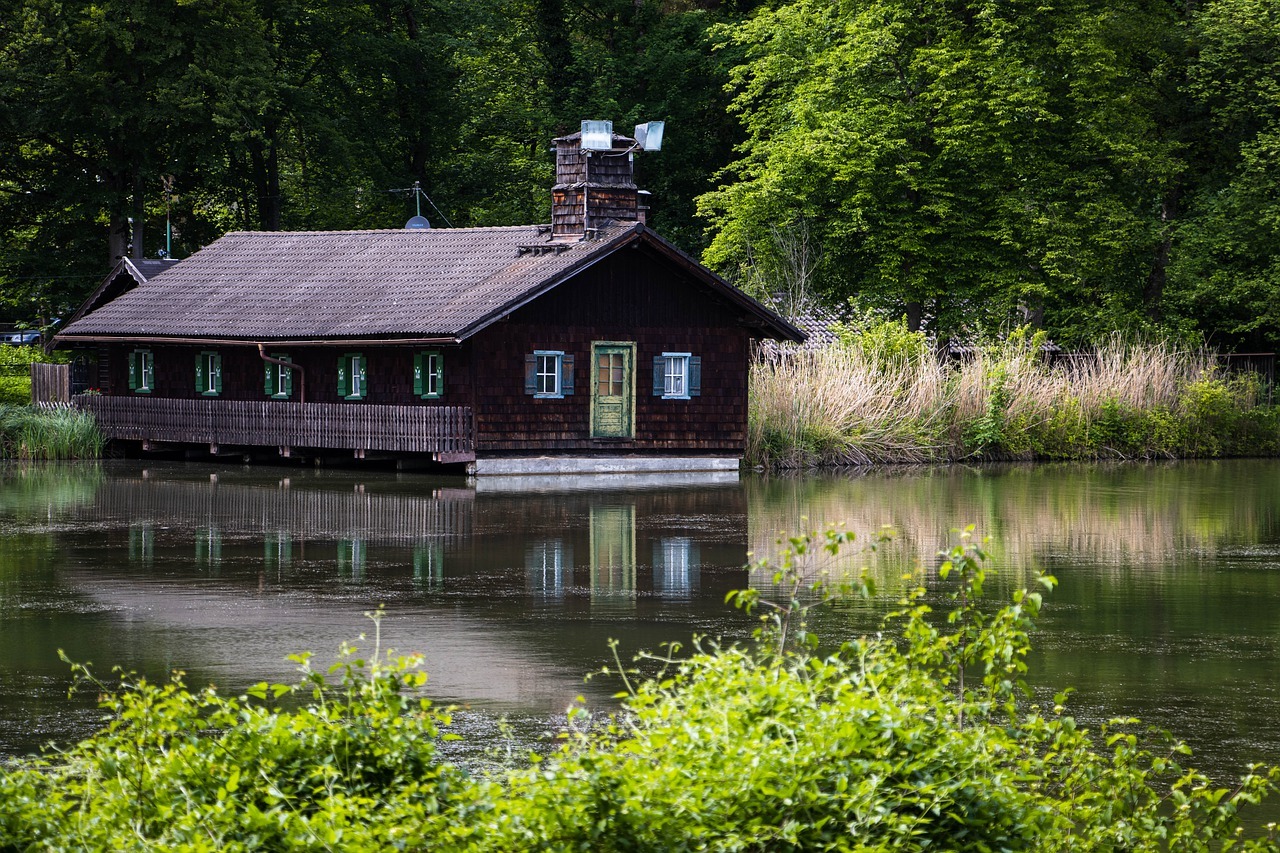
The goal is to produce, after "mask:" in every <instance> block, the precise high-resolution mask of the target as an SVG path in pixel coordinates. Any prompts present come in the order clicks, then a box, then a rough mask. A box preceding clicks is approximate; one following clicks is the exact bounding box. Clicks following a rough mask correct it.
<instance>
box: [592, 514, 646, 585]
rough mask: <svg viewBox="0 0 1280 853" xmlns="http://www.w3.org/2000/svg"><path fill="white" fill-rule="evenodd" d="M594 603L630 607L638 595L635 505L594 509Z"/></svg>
mask: <svg viewBox="0 0 1280 853" xmlns="http://www.w3.org/2000/svg"><path fill="white" fill-rule="evenodd" d="M590 518H591V523H590V525H589V526H588V532H589V536H590V542H591V544H590V551H589V553H590V555H591V561H590V563H589V564H588V565H589V567H590V569H591V602H592V603H593V604H604V603H608V604H615V605H616V604H619V603H622V604H624V605H625V604H627V603H630V602H633V601H634V600H635V596H636V507H635V504H625V505H616V504H605V505H602V506H593V507H591V515H590Z"/></svg>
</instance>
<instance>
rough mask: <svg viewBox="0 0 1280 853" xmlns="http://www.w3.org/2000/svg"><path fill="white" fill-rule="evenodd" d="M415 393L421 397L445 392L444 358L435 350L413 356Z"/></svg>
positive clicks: (436, 395) (437, 395)
mask: <svg viewBox="0 0 1280 853" xmlns="http://www.w3.org/2000/svg"><path fill="white" fill-rule="evenodd" d="M413 393H415V394H417V395H418V396H419V397H424V398H429V397H439V396H440V395H441V394H442V393H444V358H443V357H442V356H441V355H440V353H438V352H435V351H434V350H428V351H427V352H420V353H417V354H416V355H414V357H413Z"/></svg>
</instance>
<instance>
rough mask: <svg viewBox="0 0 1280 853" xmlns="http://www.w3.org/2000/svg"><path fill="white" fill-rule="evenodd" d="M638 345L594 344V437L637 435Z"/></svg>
mask: <svg viewBox="0 0 1280 853" xmlns="http://www.w3.org/2000/svg"><path fill="white" fill-rule="evenodd" d="M635 355H636V346H635V344H627V343H612V342H609V343H595V344H592V345H591V356H592V358H591V364H592V368H593V370H594V375H593V377H592V378H593V380H594V381H593V382H592V383H591V437H592V438H631V437H632V436H634V435H635V432H636V424H635V405H636V402H635V401H636V376H635V373H636V372H635V360H636V359H635Z"/></svg>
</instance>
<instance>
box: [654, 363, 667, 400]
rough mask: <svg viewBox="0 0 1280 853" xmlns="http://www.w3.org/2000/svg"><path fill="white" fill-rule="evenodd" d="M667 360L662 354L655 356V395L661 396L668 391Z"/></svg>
mask: <svg viewBox="0 0 1280 853" xmlns="http://www.w3.org/2000/svg"><path fill="white" fill-rule="evenodd" d="M666 372H667V360H666V359H665V358H663V357H662V356H660V355H655V356H654V357H653V396H655V397H661V396H662V395H663V394H665V393H666V391H667V378H666Z"/></svg>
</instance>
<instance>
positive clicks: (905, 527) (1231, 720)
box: [0, 460, 1280, 778]
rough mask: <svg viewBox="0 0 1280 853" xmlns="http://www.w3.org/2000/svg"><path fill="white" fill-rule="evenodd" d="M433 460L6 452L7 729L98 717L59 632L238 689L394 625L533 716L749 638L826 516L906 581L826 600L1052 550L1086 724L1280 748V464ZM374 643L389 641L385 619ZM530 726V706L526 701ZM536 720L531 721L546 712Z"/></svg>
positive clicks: (448, 669)
mask: <svg viewBox="0 0 1280 853" xmlns="http://www.w3.org/2000/svg"><path fill="white" fill-rule="evenodd" d="M529 485H530V484H527V483H526V484H525V488H522V489H518V488H516V487H515V486H514V485H513V484H503V483H498V484H493V485H486V484H484V483H482V484H481V486H480V487H479V488H476V487H474V486H470V485H468V484H467V483H466V482H465V481H463V480H460V479H458V480H445V479H432V478H429V477H425V476H423V475H417V474H414V475H410V474H402V475H396V474H387V473H368V472H363V471H360V472H350V471H348V472H334V471H310V470H304V469H300V468H292V469H286V468H278V469H272V468H261V467H259V468H241V467H215V466H200V465H194V464H154V463H138V462H127V463H124V462H121V463H117V462H113V463H107V464H102V465H84V466H52V467H34V468H8V469H0V754H14V753H21V752H27V751H31V750H35V749H38V748H39V747H40V746H41V745H42V744H44V743H46V742H49V741H51V740H53V741H66V740H67V739H70V738H74V737H77V736H81V735H84V734H86V733H88V732H89V731H91V730H92V729H93V727H94V725H95V723H96V721H97V720H98V716H99V714H98V712H97V711H96V710H95V709H94V707H93V697H92V696H79V695H78V696H76V697H73V698H71V699H68V698H67V687H68V685H69V683H70V676H69V672H68V669H67V667H66V665H65V664H63V663H62V662H61V661H59V659H58V654H57V652H58V649H64V650H65V652H66V654H67V655H68V656H69V657H70V658H72V659H73V660H78V661H91V662H93V664H95V667H96V668H97V669H98V670H100V671H101V672H103V673H106V672H107V671H109V669H110V668H111V667H112V666H121V667H124V668H126V669H130V670H136V671H139V672H143V673H146V674H148V675H150V676H152V677H158V676H163V675H164V674H165V673H166V672H168V671H170V670H173V669H181V670H184V671H185V672H186V673H187V674H188V675H187V677H188V681H189V682H190V683H193V684H201V685H203V684H207V683H215V684H217V685H219V686H220V687H221V688H223V689H225V690H231V691H234V690H239V689H242V688H244V687H246V686H247V685H249V684H252V683H254V682H257V681H260V680H264V679H266V680H271V681H279V680H288V679H289V677H290V675H291V672H292V664H290V663H288V662H287V661H286V656H287V655H288V654H289V653H292V652H297V651H303V650H311V651H314V652H315V653H316V655H317V657H318V658H319V659H320V660H321V661H325V660H330V659H332V658H333V657H334V655H335V653H336V650H337V648H338V646H339V644H340V643H341V642H342V641H344V640H354V639H355V638H356V637H357V636H358V635H359V634H361V633H370V632H371V628H372V625H371V623H370V622H369V620H368V619H367V618H366V617H365V616H364V614H365V613H366V612H368V611H370V610H373V609H375V608H377V607H379V606H384V607H385V609H386V618H385V620H384V622H383V631H382V633H383V642H384V645H388V646H393V647H395V648H397V649H399V650H402V651H420V652H422V653H424V654H425V656H426V660H427V665H428V669H429V671H430V673H431V681H430V688H431V692H432V693H433V695H434V696H435V697H437V698H439V699H440V700H442V701H445V702H451V703H458V704H460V705H462V706H464V707H465V708H468V709H470V712H468V713H464V714H462V715H461V717H460V718H461V719H462V720H463V721H464V725H466V726H469V727H472V728H473V729H475V730H477V731H484V730H486V728H492V727H491V726H489V725H488V721H491V720H492V719H494V718H496V717H499V716H506V717H508V718H511V719H513V720H515V721H517V729H518V730H520V731H526V732H533V731H535V730H542V729H545V728H548V727H550V726H553V725H554V721H555V715H557V714H559V713H562V712H563V710H564V709H565V707H566V706H567V705H568V704H569V703H570V702H571V701H572V699H573V698H574V697H575V696H577V695H585V696H586V697H587V698H588V700H589V701H590V702H591V703H592V704H593V705H596V706H604V705H607V704H608V703H609V696H610V695H611V694H613V693H614V692H615V691H616V690H617V689H618V686H619V685H618V684H617V683H616V682H613V681H610V680H607V679H593V680H592V681H590V682H585V683H584V681H583V675H584V674H585V673H587V672H590V671H593V670H597V669H599V668H600V667H601V666H602V665H603V664H605V663H606V662H607V661H608V660H609V658H610V652H609V648H608V641H609V640H610V639H617V640H618V641H619V643H620V647H621V649H622V651H623V654H624V656H627V657H629V655H630V654H631V653H632V652H634V651H635V650H638V649H642V648H656V647H658V646H660V645H661V644H663V643H664V642H668V641H672V640H678V641H687V640H688V639H689V638H690V636H691V635H693V634H701V635H711V636H721V637H726V638H737V637H743V636H745V635H746V634H747V633H749V631H750V629H751V627H752V622H751V621H750V620H749V619H747V618H746V617H744V616H742V615H741V614H739V613H737V612H736V611H734V610H732V609H731V608H729V607H728V606H727V605H725V603H724V598H725V593H726V592H727V591H729V590H731V589H735V588H740V587H743V586H745V585H748V584H757V585H762V584H767V583H768V582H769V581H768V576H767V573H760V572H756V573H752V572H749V571H747V570H746V569H745V568H744V565H745V564H746V563H747V561H748V554H749V553H756V554H760V555H763V554H766V553H768V552H770V551H771V550H772V548H773V542H774V540H775V537H776V536H777V534H778V533H779V531H784V530H785V531H795V530H798V529H801V528H803V527H806V526H816V525H821V524H823V523H826V522H842V523H843V524H844V525H845V526H847V527H848V528H849V529H851V530H854V531H858V532H867V533H874V532H876V531H878V530H879V529H880V528H881V527H882V526H884V525H890V526H892V527H893V528H895V529H896V530H897V531H898V537H897V539H896V540H894V542H893V543H892V544H890V545H887V546H885V547H882V548H881V549H880V550H879V551H878V552H877V553H875V554H871V553H866V552H861V551H859V550H857V549H854V550H853V551H851V552H850V553H849V554H848V555H847V556H846V558H845V560H844V563H843V566H844V567H845V568H858V567H860V566H863V565H865V566H867V568H868V571H869V572H870V573H871V575H872V576H873V577H874V578H875V579H876V581H877V585H878V587H879V588H880V590H881V591H882V593H883V594H882V596H881V598H880V599H878V600H877V601H874V602H872V603H870V604H868V605H866V606H862V607H858V608H854V609H852V610H842V611H841V612H840V613H839V614H838V615H835V614H833V615H829V616H827V617H824V619H823V620H822V622H821V630H822V631H823V632H824V633H825V634H826V635H827V636H829V637H831V638H833V639H834V638H838V637H840V636H842V635H849V634H852V633H856V632H861V631H865V630H869V629H873V628H874V627H875V626H876V624H877V623H878V620H879V619H880V616H881V614H882V613H883V612H884V611H885V610H886V609H888V608H889V606H890V605H891V604H892V601H893V599H894V597H895V593H897V592H900V591H901V590H902V589H903V588H904V587H905V585H906V583H907V581H904V580H902V576H903V575H904V574H905V573H911V574H913V576H914V578H915V579H916V580H915V581H912V583H914V582H916V581H920V580H922V581H923V582H925V583H926V584H927V585H928V586H929V587H930V589H931V590H933V594H934V595H937V594H938V593H939V590H940V584H939V582H938V580H937V578H936V575H935V574H934V572H933V569H934V567H935V566H936V559H935V554H936V552H937V551H938V550H939V549H941V548H945V547H946V546H947V545H948V543H949V542H950V541H951V536H952V534H951V530H952V528H955V527H957V526H963V525H966V524H973V525H976V528H977V530H978V532H979V533H980V534H986V535H989V536H990V537H991V538H992V542H993V551H994V553H995V561H994V562H995V565H996V567H997V575H996V579H995V581H994V582H991V583H989V584H988V588H989V590H990V591H991V592H992V594H993V595H1006V594H1007V593H1009V592H1010V591H1012V590H1013V589H1014V588H1016V587H1018V586H1021V585H1024V584H1026V583H1028V582H1029V581H1030V579H1031V578H1032V577H1033V576H1034V574H1035V573H1036V572H1048V573H1051V574H1054V575H1056V576H1057V578H1058V579H1059V582H1060V586H1059V588H1058V590H1057V591H1056V592H1055V593H1054V594H1053V595H1052V596H1051V597H1050V600H1049V606H1048V608H1047V610H1046V614H1045V618H1044V619H1043V620H1042V623H1041V628H1040V630H1039V631H1038V636H1037V638H1036V642H1037V644H1038V645H1037V649H1038V650H1037V653H1036V658H1035V677H1034V678H1035V682H1036V683H1037V685H1039V686H1040V687H1041V689H1042V690H1045V691H1048V690H1050V689H1052V688H1059V687H1063V686H1067V685H1073V686H1074V687H1075V688H1076V693H1075V694H1074V696H1073V698H1072V702H1071V705H1072V707H1073V709H1074V712H1075V714H1076V715H1077V717H1078V718H1081V719H1084V720H1086V721H1088V722H1090V723H1096V722H1097V721H1099V720H1101V719H1105V718H1107V717H1110V716H1118V715H1133V716H1138V717H1140V718H1142V719H1143V720H1144V721H1145V722H1149V723H1151V724H1153V725H1156V726H1159V727H1161V728H1167V729H1170V730H1172V731H1173V732H1174V733H1175V734H1177V735H1178V736H1180V737H1182V738H1185V739H1187V740H1188V741H1189V742H1190V743H1191V744H1192V745H1193V746H1194V748H1195V749H1196V753H1197V757H1196V759H1195V762H1194V763H1195V764H1196V765H1197V766H1199V767H1201V768H1202V769H1205V770H1206V771H1208V772H1211V773H1213V774H1214V775H1216V776H1219V777H1221V778H1227V777H1230V776H1232V775H1235V774H1237V773H1239V772H1241V771H1242V770H1243V769H1244V767H1245V765H1246V764H1247V763H1249V762H1250V761H1267V762H1280V719H1278V718H1277V715H1276V711H1275V709H1276V708H1277V707H1278V706H1277V701H1276V700H1277V693H1278V692H1280V686H1278V685H1280V463H1276V462H1272V461H1256V460H1246V461H1228V462H1197V463H1168V464H1125V465H1061V466H1056V465H1052V466H1037V467H1005V468H966V467H961V466H955V467H950V468H933V469H910V470H903V471H879V472H874V473H866V474H862V475H843V476H836V475H830V476H806V477H803V478H796V479H777V478H773V479H766V478H757V477H751V478H747V479H745V480H743V481H742V482H731V483H709V484H692V483H691V484H682V485H657V484H652V483H650V484H640V485H638V486H635V487H631V486H618V485H610V486H609V487H608V488H607V489H602V490H591V489H572V488H567V487H565V484H563V483H561V484H551V485H549V486H548V490H546V491H538V490H534V489H530V488H528V486H529ZM364 645H365V646H367V643H365V644H364ZM521 726H523V728H521ZM530 736H532V735H530Z"/></svg>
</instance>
